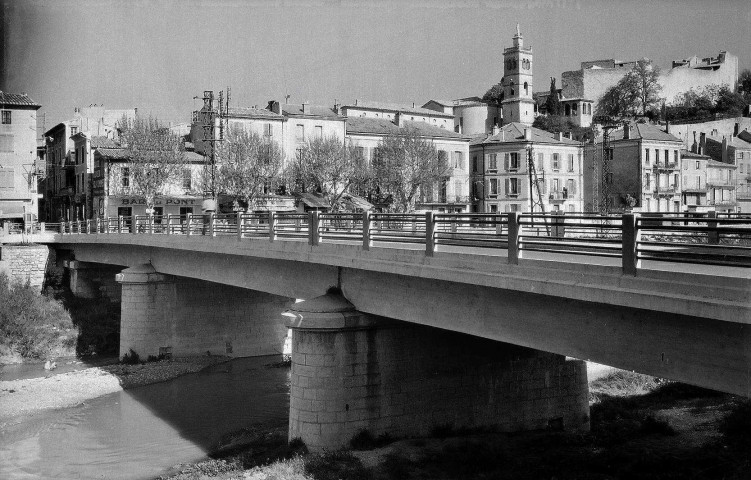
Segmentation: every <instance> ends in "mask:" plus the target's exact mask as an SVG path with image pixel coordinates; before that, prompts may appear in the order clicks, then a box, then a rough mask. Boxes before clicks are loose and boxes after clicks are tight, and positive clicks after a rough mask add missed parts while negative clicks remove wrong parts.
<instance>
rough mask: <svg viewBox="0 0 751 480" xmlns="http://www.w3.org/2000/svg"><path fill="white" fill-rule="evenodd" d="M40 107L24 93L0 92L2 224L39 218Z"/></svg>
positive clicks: (0, 212) (0, 203) (0, 220)
mask: <svg viewBox="0 0 751 480" xmlns="http://www.w3.org/2000/svg"><path fill="white" fill-rule="evenodd" d="M40 108H41V105H39V104H37V103H36V102H35V101H34V100H32V99H31V98H29V96H28V95H27V94H25V93H7V92H2V91H0V223H4V222H7V221H14V222H16V221H21V220H36V219H37V216H38V196H37V173H38V172H37V164H36V159H37V139H36V128H37V110H39V109H40Z"/></svg>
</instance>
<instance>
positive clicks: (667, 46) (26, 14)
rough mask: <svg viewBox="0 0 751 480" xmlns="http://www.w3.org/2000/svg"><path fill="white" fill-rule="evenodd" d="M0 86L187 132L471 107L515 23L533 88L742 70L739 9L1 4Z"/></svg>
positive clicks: (439, 3)
mask: <svg viewBox="0 0 751 480" xmlns="http://www.w3.org/2000/svg"><path fill="white" fill-rule="evenodd" d="M0 6H2V10H0V12H2V19H1V20H2V22H1V23H2V25H3V30H2V35H1V36H0V37H1V38H0V51H1V52H2V57H1V58H0V60H1V61H0V90H3V91H7V92H14V93H16V92H26V93H28V94H29V96H30V97H31V98H32V99H33V100H35V101H36V102H37V103H40V104H41V105H42V108H41V109H40V110H39V118H40V127H41V126H42V124H44V125H45V127H46V128H47V129H49V128H51V127H52V126H54V125H55V124H57V123H59V122H61V121H63V120H66V119H68V118H70V117H72V115H73V109H74V107H85V106H88V105H90V104H104V105H105V106H106V107H107V108H113V109H118V108H133V107H137V108H138V110H139V113H150V114H153V115H155V116H157V117H158V118H159V119H160V120H163V121H165V122H167V121H171V122H187V121H189V120H190V115H191V112H192V111H193V110H195V109H197V108H200V101H199V100H195V99H194V97H196V96H201V95H202V92H203V91H204V90H214V91H216V92H218V91H219V90H223V89H225V88H226V87H230V88H231V91H232V94H231V100H230V102H231V103H230V105H231V106H253V105H258V106H260V107H265V106H266V104H267V103H268V101H269V100H272V99H275V100H283V99H284V96H285V95H290V102H292V103H301V102H303V101H308V102H311V103H314V104H321V105H333V103H334V100H335V99H336V100H338V101H339V102H340V103H350V102H354V100H355V99H361V100H372V101H383V102H396V103H406V104H410V105H411V103H412V102H415V103H417V104H418V105H422V104H424V103H425V102H427V101H428V100H430V99H433V98H435V99H455V98H461V97H467V96H473V95H477V96H482V94H483V93H484V92H485V91H486V90H487V89H488V88H489V87H490V86H491V85H493V84H494V83H497V82H498V81H499V80H500V78H501V76H502V75H503V64H502V59H503V49H504V48H505V47H509V46H511V44H512V37H513V35H514V33H515V31H516V24H517V23H519V25H520V29H521V32H522V34H523V36H524V42H525V45H527V46H532V48H533V49H534V61H533V68H534V75H535V84H534V90H535V91H547V90H548V89H549V85H550V77H551V76H555V77H556V78H557V79H558V84H559V86H560V76H561V72H563V71H567V70H575V69H577V68H578V67H579V64H580V62H582V61H586V60H594V59H606V58H616V59H621V60H632V59H637V58H642V57H648V58H650V59H652V60H654V61H655V62H656V63H657V64H658V65H660V66H661V67H662V68H669V67H670V64H671V63H670V62H671V61H672V60H673V59H682V58H688V57H691V56H693V55H697V56H699V57H709V56H716V55H717V53H718V52H719V51H720V50H727V51H728V52H730V53H732V54H734V55H736V56H738V57H739V67H740V69H741V70H743V69H746V68H751V48H750V47H751V0H713V1H710V0H620V1H616V0H597V1H595V0H517V1H510V0H498V1H492V0H482V1H480V0H433V1H427V0H401V1H396V0H383V1H376V0H349V1H347V0H319V1H312V0H295V1H292V0H276V1H271V0H269V1H259V0H249V1H240V0H219V1H207V0H181V1H177V0H171V1H159V0H151V1H143V0H141V1H139V0H136V1H120V0H118V1H114V0H74V1H68V0H57V1H38V0H37V1H34V0H0Z"/></svg>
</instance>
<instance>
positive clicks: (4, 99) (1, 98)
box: [0, 91, 42, 108]
mask: <svg viewBox="0 0 751 480" xmlns="http://www.w3.org/2000/svg"><path fill="white" fill-rule="evenodd" d="M6 105H12V106H19V107H37V108H41V107H42V106H41V105H39V104H38V103H36V102H35V101H34V100H32V99H30V98H29V96H28V95H26V94H25V93H6V92H3V91H0V106H6Z"/></svg>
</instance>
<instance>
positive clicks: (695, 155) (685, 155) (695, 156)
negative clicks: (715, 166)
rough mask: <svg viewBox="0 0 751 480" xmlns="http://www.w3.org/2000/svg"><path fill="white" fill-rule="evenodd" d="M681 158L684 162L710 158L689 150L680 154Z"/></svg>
mask: <svg viewBox="0 0 751 480" xmlns="http://www.w3.org/2000/svg"><path fill="white" fill-rule="evenodd" d="M681 158H684V159H686V160H711V157H710V156H709V155H702V154H700V153H694V152H692V151H690V150H684V151H683V153H682V154H681Z"/></svg>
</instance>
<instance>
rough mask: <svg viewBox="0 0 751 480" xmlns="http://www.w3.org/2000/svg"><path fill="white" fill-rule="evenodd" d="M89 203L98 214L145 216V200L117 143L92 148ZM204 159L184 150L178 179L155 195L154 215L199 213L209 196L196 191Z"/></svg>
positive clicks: (203, 166)
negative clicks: (182, 165) (139, 193)
mask: <svg viewBox="0 0 751 480" xmlns="http://www.w3.org/2000/svg"><path fill="white" fill-rule="evenodd" d="M93 157H94V158H93V165H94V171H93V175H92V182H91V184H92V190H91V192H92V204H93V207H94V209H95V211H96V216H99V217H118V216H126V217H127V216H131V215H147V214H148V213H149V212H147V211H146V208H147V207H146V199H145V198H143V197H142V196H140V195H138V194H137V193H136V192H135V189H134V188H133V185H132V183H131V177H130V167H129V165H128V164H129V159H128V156H127V152H126V151H125V150H124V149H122V148H120V147H119V146H117V145H108V146H104V147H99V148H97V149H95V150H94V154H93ZM205 165H206V164H205V162H204V157H203V155H199V154H197V153H196V152H192V151H188V152H185V166H184V168H183V173H182V175H180V177H179V178H176V179H175V180H174V181H172V182H170V183H169V184H168V185H166V187H165V188H164V189H163V190H164V191H163V194H162V195H159V196H157V197H156V198H155V201H154V211H153V212H152V213H153V214H154V215H155V216H157V217H161V216H162V215H186V214H188V213H191V214H193V213H195V214H200V213H202V212H201V205H202V203H203V201H204V200H208V199H209V198H208V197H206V196H204V195H203V193H202V192H201V191H200V190H199V188H200V181H199V179H200V178H201V175H203V172H204V168H205Z"/></svg>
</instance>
